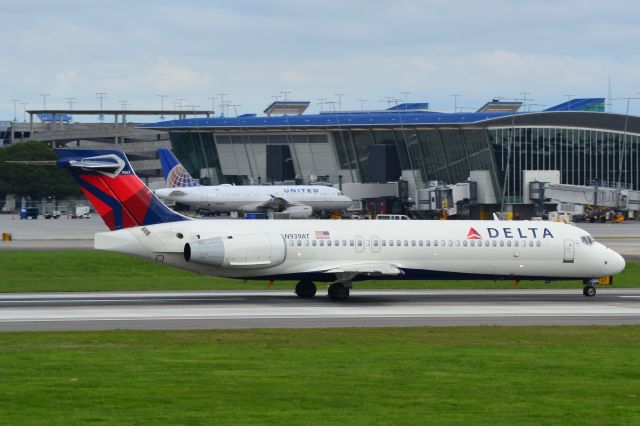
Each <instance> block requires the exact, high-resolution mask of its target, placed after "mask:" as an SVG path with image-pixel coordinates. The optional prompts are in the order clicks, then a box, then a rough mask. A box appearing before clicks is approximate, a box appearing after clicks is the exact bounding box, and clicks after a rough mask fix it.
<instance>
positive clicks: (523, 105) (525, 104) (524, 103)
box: [520, 92, 535, 109]
mask: <svg viewBox="0 0 640 426" xmlns="http://www.w3.org/2000/svg"><path fill="white" fill-rule="evenodd" d="M520 94H521V95H522V108H523V109H526V108H527V96H528V95H530V94H531V92H520ZM529 100H530V101H535V99H529Z"/></svg>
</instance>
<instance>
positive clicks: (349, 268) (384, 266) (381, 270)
mask: <svg viewBox="0 0 640 426" xmlns="http://www.w3.org/2000/svg"><path fill="white" fill-rule="evenodd" d="M323 273H324V274H354V275H353V276H356V275H368V276H377V275H404V272H403V271H402V270H401V269H400V268H398V267H397V266H396V265H393V264H391V263H354V264H350V265H341V266H338V267H335V268H332V269H328V270H326V271H324V272H323Z"/></svg>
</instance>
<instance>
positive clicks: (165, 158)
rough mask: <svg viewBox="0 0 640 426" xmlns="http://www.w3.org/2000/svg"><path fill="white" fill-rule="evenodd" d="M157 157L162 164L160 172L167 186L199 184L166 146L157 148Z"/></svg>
mask: <svg viewBox="0 0 640 426" xmlns="http://www.w3.org/2000/svg"><path fill="white" fill-rule="evenodd" d="M158 158H160V163H161V164H162V174H163V175H164V178H165V179H166V181H167V188H176V187H185V186H200V184H199V183H198V181H197V180H196V179H194V178H192V177H191V175H190V174H189V172H188V171H187V169H185V168H184V166H183V165H182V164H180V162H179V161H178V159H177V158H176V157H175V155H173V153H172V152H171V150H169V149H168V148H159V149H158Z"/></svg>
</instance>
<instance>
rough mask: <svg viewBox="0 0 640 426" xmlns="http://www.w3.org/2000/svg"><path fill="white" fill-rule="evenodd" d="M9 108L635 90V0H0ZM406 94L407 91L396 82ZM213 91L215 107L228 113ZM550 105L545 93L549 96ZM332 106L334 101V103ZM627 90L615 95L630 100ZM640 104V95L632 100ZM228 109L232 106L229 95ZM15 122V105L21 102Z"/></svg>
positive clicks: (439, 101)
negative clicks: (101, 101) (71, 101)
mask: <svg viewBox="0 0 640 426" xmlns="http://www.w3.org/2000/svg"><path fill="white" fill-rule="evenodd" d="M0 8H1V10H2V23H1V24H0V36H1V37H2V40H3V43H2V46H3V55H2V60H1V61H0V73H1V74H0V75H1V77H2V78H1V79H0V84H1V85H2V86H1V90H0V93H1V94H2V99H0V120H7V119H12V118H13V115H14V108H13V102H11V99H19V100H20V102H29V105H27V109H29V108H42V97H41V96H39V95H40V94H49V95H50V96H48V97H47V98H46V105H47V107H58V108H62V107H65V106H68V104H67V103H66V102H65V98H75V104H74V105H73V108H74V109H80V108H97V107H98V105H99V102H98V100H97V99H96V92H106V93H107V95H106V99H105V103H104V107H105V108H120V107H121V103H120V102H119V101H121V100H126V101H127V102H128V106H127V108H129V109H137V108H159V107H160V97H158V96H157V95H159V94H163V95H167V96H168V97H167V98H166V99H165V101H164V102H165V107H166V108H167V109H171V108H173V106H172V105H171V103H172V102H173V103H175V102H176V99H178V98H184V99H185V101H183V102H182V103H183V105H197V106H198V107H199V108H200V109H210V108H211V100H209V98H211V97H213V96H216V94H218V93H226V94H227V96H226V97H225V99H227V100H229V101H231V102H232V103H233V104H236V105H240V106H237V107H236V108H235V109H236V110H237V112H238V114H240V113H251V112H253V113H261V112H262V110H264V108H265V107H266V106H267V105H268V104H269V103H270V102H272V101H273V100H274V98H273V96H282V94H281V92H284V91H286V92H291V93H289V94H287V97H288V99H290V100H309V101H311V102H312V107H311V108H310V111H312V112H315V111H318V110H319V105H318V99H319V98H325V99H326V100H328V101H336V100H337V97H336V95H335V94H336V93H344V96H343V97H342V103H341V107H342V109H343V110H359V109H360V108H361V104H362V103H361V102H360V101H359V100H366V101H364V107H365V108H367V109H381V108H383V107H386V103H385V102H383V100H384V99H385V97H396V98H401V99H404V98H405V96H406V98H407V99H408V100H409V101H413V102H425V101H426V102H430V103H431V107H432V109H433V110H438V111H453V107H454V98H453V97H452V96H451V95H452V94H459V95H460V96H459V97H458V98H457V104H458V106H459V107H461V108H462V109H463V110H471V109H473V110H475V109H477V108H478V107H480V106H481V105H482V104H484V103H485V102H486V101H487V100H489V99H491V98H492V97H504V98H506V99H514V98H522V97H523V94H522V92H528V94H527V95H526V96H527V98H530V99H533V101H528V102H529V103H531V104H534V105H532V106H531V108H532V109H534V110H535V109H544V108H546V107H549V106H552V105H555V104H557V103H560V102H563V101H565V100H566V99H567V97H566V96H565V95H573V96H575V97H607V93H608V80H609V78H610V79H611V86H612V94H613V97H614V98H621V97H640V95H638V92H640V80H639V79H640V73H639V71H640V47H639V42H640V20H639V19H638V18H640V2H637V1H633V0H628V1H627V0H608V1H601V0H582V1H580V0H568V1H561V0H553V1H552V0H535V1H528V0H522V1H518V0H482V1H471V0H465V1H453V0H442V1H440V0H423V1H420V0H404V1H403V0H393V1H388V0H380V1H378V0H362V1H361V0H351V1H350V0H322V1H303V0H297V1H296V0H280V1H277V0H275V1H274V0H272V1H258V0H253V1H251V0H246V1H242V0H235V1H225V2H223V1H213V0H206V1H205V0H202V1H198V0H182V1H161V0H153V1H146V0H128V1H121V0H110V1H100V2H98V1H93V0H78V1H74V0H58V1H50V0H0ZM402 92H410V93H408V94H407V93H404V94H403V93H402ZM219 102H220V101H219V99H217V100H216V111H218V110H219V106H218V104H219ZM541 105H544V106H541ZM334 107H335V108H337V105H336V106H332V105H331V104H328V105H326V106H325V107H324V108H325V109H330V108H334ZM625 108H626V101H614V102H613V111H615V112H624V111H625ZM631 111H632V112H634V113H636V114H638V113H640V100H632V101H631ZM231 113H232V115H233V114H235V112H234V110H233V108H232V109H231ZM17 116H18V119H19V120H22V105H20V104H18V113H17Z"/></svg>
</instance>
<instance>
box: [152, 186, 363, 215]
mask: <svg viewBox="0 0 640 426" xmlns="http://www.w3.org/2000/svg"><path fill="white" fill-rule="evenodd" d="M154 193H155V194H156V195H157V196H158V197H159V198H160V199H163V200H167V201H175V202H178V203H182V204H186V205H188V206H193V207H198V208H202V209H208V210H212V211H218V212H232V211H257V210H259V206H261V205H263V204H264V203H267V202H268V201H269V200H271V199H272V198H273V197H277V198H283V199H285V200H286V201H287V202H289V203H291V204H303V205H307V206H309V207H311V208H312V209H313V211H333V210H344V209H346V208H347V207H349V206H350V205H351V204H352V203H353V200H351V199H350V198H349V197H347V196H345V195H343V194H342V193H341V192H340V191H339V190H338V189H336V188H332V187H328V186H323V185H311V186H307V185H272V186H269V185H260V186H256V185H252V186H233V185H219V186H193V187H178V188H162V189H156V190H155V191H154Z"/></svg>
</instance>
